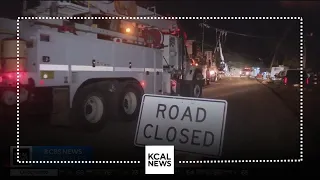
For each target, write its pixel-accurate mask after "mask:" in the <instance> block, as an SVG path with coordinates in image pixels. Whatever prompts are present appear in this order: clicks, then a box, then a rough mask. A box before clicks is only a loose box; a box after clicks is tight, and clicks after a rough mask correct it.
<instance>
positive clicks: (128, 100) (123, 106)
mask: <svg viewBox="0 0 320 180" xmlns="http://www.w3.org/2000/svg"><path fill="white" fill-rule="evenodd" d="M142 96H143V89H142V88H141V86H140V85H139V84H138V83H128V84H126V85H125V86H124V88H123V90H122V92H121V93H120V98H119V100H120V102H119V112H120V113H119V114H120V117H121V119H123V120H125V121H134V120H137V119H138V116H139V111H140V104H141V100H142Z"/></svg>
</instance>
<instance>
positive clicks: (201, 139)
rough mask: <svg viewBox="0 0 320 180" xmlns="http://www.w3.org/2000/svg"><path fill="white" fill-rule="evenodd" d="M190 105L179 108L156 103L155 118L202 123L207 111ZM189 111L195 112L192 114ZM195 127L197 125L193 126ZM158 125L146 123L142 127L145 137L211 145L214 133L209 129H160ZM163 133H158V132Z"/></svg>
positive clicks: (197, 144) (171, 127) (196, 144)
mask: <svg viewBox="0 0 320 180" xmlns="http://www.w3.org/2000/svg"><path fill="white" fill-rule="evenodd" d="M193 108H195V109H196V110H194V109H191V107H189V106H187V108H184V109H181V108H179V107H178V106H177V105H172V106H169V107H168V106H166V105H165V104H158V106H157V113H156V118H157V119H158V120H167V119H168V120H171V121H189V122H194V123H203V122H204V121H205V120H206V115H207V111H206V110H205V109H204V108H201V107H193ZM191 112H196V114H195V115H192V113H191ZM195 127H197V126H195ZM160 128H161V127H160V126H159V125H153V124H147V125H145V127H144V129H143V135H144V137H145V138H147V139H151V138H152V139H154V140H159V141H163V140H165V141H168V142H174V141H178V142H179V143H181V144H190V145H195V146H206V147H208V146H211V145H212V144H213V142H214V134H213V133H212V132H209V131H203V130H200V129H191V128H181V127H174V126H170V127H169V128H166V129H160ZM160 131H161V132H165V133H159V132H160Z"/></svg>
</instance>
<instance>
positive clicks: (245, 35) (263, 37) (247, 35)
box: [210, 26, 274, 39]
mask: <svg viewBox="0 0 320 180" xmlns="http://www.w3.org/2000/svg"><path fill="white" fill-rule="evenodd" d="M210 28H211V29H215V30H217V31H222V32H226V33H228V34H234V35H239V36H244V37H252V38H262V39H274V37H265V36H256V35H250V34H244V33H237V32H233V31H228V30H225V29H220V28H215V27H212V26H211V27H210Z"/></svg>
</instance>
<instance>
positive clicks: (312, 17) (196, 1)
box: [139, 0, 320, 66]
mask: <svg viewBox="0 0 320 180" xmlns="http://www.w3.org/2000/svg"><path fill="white" fill-rule="evenodd" d="M139 3H142V2H139ZM145 3H146V4H152V2H150V1H148V2H145ZM153 4H155V5H156V7H157V12H159V13H160V14H167V13H168V14H170V15H172V16H303V18H304V30H305V32H313V33H314V36H313V37H312V38H309V39H308V44H307V45H308V46H307V47H308V49H307V50H308V53H307V54H308V58H307V59H308V61H307V62H308V65H309V66H319V65H320V60H318V57H319V56H320V54H319V50H317V49H318V47H319V46H317V45H318V44H319V45H320V43H318V42H320V38H319V37H320V20H319V19H318V18H319V17H320V14H319V13H320V2H316V1H300V2H299V1H282V2H279V1H220V2H219V1H210V0H208V1H203V0H202V1H201V0H193V1H192V0H188V1H168V0H167V1H157V2H153ZM200 22H201V20H198V21H196V20H184V21H182V22H181V23H182V25H183V26H184V28H185V30H186V31H187V34H188V37H192V38H194V37H195V38H196V39H197V40H201V28H200V27H199V26H198V24H199V23H200ZM208 24H210V25H212V26H214V27H217V28H221V29H226V30H229V31H234V32H239V33H245V34H250V35H258V36H266V37H275V39H259V38H248V37H243V36H238V35H232V34H229V35H228V36H227V41H226V44H225V47H226V48H227V49H230V50H232V51H235V52H238V53H246V54H248V55H250V56H252V57H255V58H258V57H261V58H264V59H265V61H266V62H267V63H268V62H269V61H270V59H271V55H272V53H273V52H274V49H275V46H276V43H277V42H278V41H279V40H280V39H281V37H282V36H283V34H284V32H285V30H286V29H287V28H290V31H289V33H288V35H287V37H286V39H285V40H284V42H283V44H282V46H281V49H280V50H279V51H280V55H279V56H278V58H280V59H281V58H282V56H281V52H284V51H285V50H286V51H290V52H291V54H292V56H294V55H295V56H297V57H299V54H298V49H299V42H298V41H299V39H298V38H299V36H298V35H299V34H298V33H299V26H298V25H299V22H298V21H289V20H210V21H208ZM205 37H206V38H205V42H206V43H209V44H214V43H215V31H214V30H206V31H205Z"/></svg>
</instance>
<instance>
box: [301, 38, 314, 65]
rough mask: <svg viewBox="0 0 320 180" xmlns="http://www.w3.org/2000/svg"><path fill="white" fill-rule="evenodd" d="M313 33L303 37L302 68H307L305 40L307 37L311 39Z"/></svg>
mask: <svg viewBox="0 0 320 180" xmlns="http://www.w3.org/2000/svg"><path fill="white" fill-rule="evenodd" d="M312 36H313V33H310V34H307V35H305V36H304V43H303V45H304V46H303V68H304V69H305V68H306V67H307V40H308V37H312Z"/></svg>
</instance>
